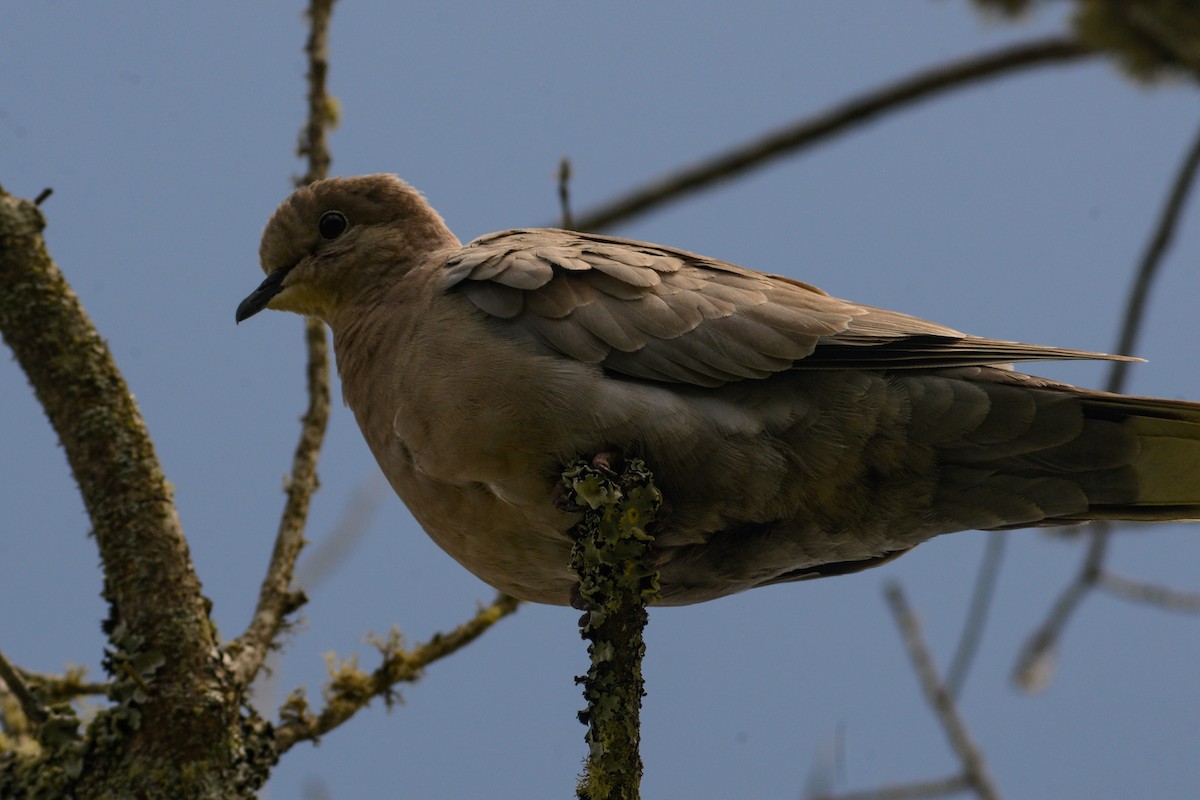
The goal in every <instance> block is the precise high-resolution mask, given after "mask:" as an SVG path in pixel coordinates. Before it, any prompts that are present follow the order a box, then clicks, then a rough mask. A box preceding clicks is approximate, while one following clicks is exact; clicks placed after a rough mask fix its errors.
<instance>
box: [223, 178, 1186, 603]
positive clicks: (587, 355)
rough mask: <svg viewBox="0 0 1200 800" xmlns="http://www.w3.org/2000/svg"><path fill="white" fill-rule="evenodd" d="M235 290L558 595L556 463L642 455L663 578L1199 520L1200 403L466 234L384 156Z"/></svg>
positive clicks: (463, 549)
mask: <svg viewBox="0 0 1200 800" xmlns="http://www.w3.org/2000/svg"><path fill="white" fill-rule="evenodd" d="M260 257H261V261H262V267H263V270H264V271H266V272H267V273H268V277H267V279H266V280H265V281H264V282H263V284H262V285H261V286H260V287H259V288H258V289H257V290H256V291H255V292H254V293H253V294H251V295H250V296H249V297H247V298H246V300H245V301H243V303H242V305H241V306H239V308H238V314H237V317H238V320H239V321H240V320H242V319H245V318H246V317H249V316H251V315H252V314H254V313H256V312H257V311H259V310H260V309H262V308H264V307H265V308H275V309H281V310H288V311H295V312H298V313H301V314H309V315H313V316H316V317H319V318H320V319H322V320H324V321H325V322H326V323H328V324H329V326H330V328H332V330H333V336H334V347H335V350H336V354H337V361H338V370H339V372H340V374H341V377H342V384H343V391H344V395H345V398H346V402H347V403H348V404H349V406H350V407H351V408H352V409H353V411H354V414H355V417H356V418H357V420H358V423H359V426H360V428H361V429H362V432H363V435H364V436H365V438H366V440H367V443H368V444H369V446H370V448H371V450H372V452H373V453H374V454H375V457H376V459H377V460H378V461H379V465H380V467H381V468H382V469H383V472H384V473H385V474H386V475H387V477H388V479H389V480H390V481H391V484H392V486H393V488H394V489H395V490H396V493H397V494H399V495H400V497H401V498H402V499H403V500H404V502H405V503H406V504H407V505H408V507H409V509H410V510H411V511H412V513H413V515H414V516H415V517H416V518H417V520H418V521H419V522H420V523H421V525H422V526H423V527H424V528H425V530H426V531H427V532H428V533H429V535H430V536H431V537H433V539H434V540H435V541H436V542H437V543H438V544H439V545H441V546H442V547H443V548H444V549H445V550H446V551H447V552H448V553H450V554H451V555H452V556H453V557H454V558H456V559H457V560H458V561H459V562H460V563H462V564H463V565H464V566H466V567H467V568H468V569H470V570H471V571H472V572H474V573H475V574H476V575H478V576H479V577H481V578H482V579H483V580H485V581H487V582H488V583H490V584H492V585H493V586H495V587H497V588H500V589H503V590H504V591H507V592H510V593H512V594H514V595H516V596H518V597H522V598H525V599H529V600H535V601H539V602H546V603H566V602H568V599H569V597H570V592H571V588H572V585H573V583H574V578H573V576H572V574H571V572H570V569H569V567H568V557H569V551H570V540H569V539H568V537H567V531H568V529H569V528H570V527H571V525H572V524H574V522H575V517H574V516H573V515H571V514H569V513H566V512H563V511H561V510H558V509H557V508H556V507H555V504H554V502H553V500H552V487H553V485H554V484H555V482H556V481H557V479H558V475H559V472H560V471H561V470H562V468H563V465H564V464H566V463H569V462H570V461H572V460H574V459H575V458H576V457H579V456H589V455H592V454H595V453H597V452H600V451H612V450H615V451H617V452H620V453H624V454H637V455H640V456H642V457H643V458H645V459H646V461H647V463H648V464H649V466H650V468H651V469H652V470H653V472H654V474H655V478H656V481H657V483H658V485H659V488H660V489H661V490H662V491H663V493H664V495H665V496H666V497H667V499H668V502H669V512H668V514H667V515H666V517H665V518H664V519H662V520H661V521H660V522H659V523H658V525H657V527H656V529H655V530H654V531H653V532H654V533H655V537H656V546H657V548H658V549H659V552H660V560H661V570H662V586H663V592H662V602H663V603H666V604H684V603H694V602H699V601H703V600H708V599H712V598H715V597H720V596H722V595H726V594H731V593H733V592H738V591H742V590H744V589H748V588H752V587H754V586H761V585H765V584H771V583H779V582H782V581H792V580H800V579H804V578H811V577H822V576H825V575H836V574H844V573H846V572H854V571H857V570H860V569H865V568H867V567H871V566H875V565H877V564H880V563H883V562H885V561H887V560H890V559H891V558H894V557H896V556H897V555H899V554H901V553H903V552H905V551H907V550H909V549H911V548H912V547H914V546H915V545H917V544H919V543H921V542H923V541H925V540H926V539H929V538H931V537H933V536H937V535H939V534H942V533H950V532H953V531H960V530H967V529H974V528H979V529H996V528H1013V527H1024V526H1031V525H1058V524H1072V523H1077V522H1084V521H1087V520H1094V519H1128V520H1179V519H1196V518H1200V405H1197V404H1193V403H1186V402H1178V401H1171V400H1157V399H1152V398H1137V397H1125V396H1121V395H1113V394H1106V393H1103V392H1095V391H1089V390H1086V389H1078V388H1075V387H1072V386H1067V385H1065V384H1060V383H1054V382H1052V381H1047V380H1043V379H1040V378H1035V377H1032V376H1028V375H1023V374H1021V373H1017V372H1013V371H1011V370H1010V369H1007V368H1005V367H1004V366H1003V365H1005V364H1007V363H1009V362H1013V361H1026V360H1037V359H1078V358H1114V357H1113V356H1105V355H1101V354H1096V353H1088V352H1083V351H1079V350H1064V349H1059V348H1051V347H1038V346H1034V345H1027V344H1019V343H1016V342H1006V341H997V340H993V339H983V338H978V337H973V336H968V335H966V334H962V333H959V332H958V331H955V330H952V329H950V328H945V327H942V326H940V325H935V324H933V323H930V322H926V321H924V320H920V319H917V318H915V317H910V316H906V315H903V314H898V313H895V312H891V311H884V310H881V309H877V308H871V307H868V306H862V305H858V304H855V303H850V302H847V301H844V300H838V299H836V298H833V297H830V296H829V295H827V294H825V293H824V292H822V291H820V290H819V289H816V288H814V287H812V286H809V285H807V284H804V283H801V282H799V281H795V280H792V279H790V278H784V277H780V276H776V275H767V274H764V273H760V272H754V271H752V270H747V269H743V268H741V267H737V266H734V265H732V264H727V263H724V262H721V261H715V260H712V259H707V258H704V257H702V256H698V255H695V254H692V253H687V252H684V251H682V250H674V249H671V248H667V247H661V246H658V245H652V244H646V243H643V242H635V241H629V240H625V239H619V238H615V237H609V236H597V235H591V234H583V233H574V232H570V231H560V230H549V229H530V230H514V231H505V232H501V233H494V234H490V235H488V236H484V237H481V238H479V239H476V240H475V241H474V242H471V243H469V244H467V245H465V246H464V245H461V244H460V243H459V241H458V240H457V239H456V238H455V237H454V235H453V234H452V233H450V231H449V230H448V229H447V228H446V226H445V224H444V223H443V222H442V220H441V218H440V217H439V216H438V215H437V213H436V212H435V211H434V210H433V209H431V208H430V207H429V206H428V205H427V204H426V203H425V201H424V199H423V198H422V197H421V196H420V195H419V194H418V193H417V192H416V191H415V190H414V189H412V188H410V187H408V186H407V185H406V184H404V183H403V182H402V181H400V180H399V179H397V178H395V177H393V176H390V175H368V176H363V177H358V178H344V179H332V180H327V181H320V182H318V183H315V184H313V185H312V186H309V187H307V188H304V189H300V190H298V191H297V192H295V193H294V194H293V195H292V196H291V197H290V198H288V200H286V201H285V202H284V203H283V205H282V206H280V208H279V209H278V210H277V211H276V212H275V215H274V216H273V217H272V218H271V221H270V222H269V223H268V225H267V227H266V230H265V231H264V232H263V241H262V247H261V250H260Z"/></svg>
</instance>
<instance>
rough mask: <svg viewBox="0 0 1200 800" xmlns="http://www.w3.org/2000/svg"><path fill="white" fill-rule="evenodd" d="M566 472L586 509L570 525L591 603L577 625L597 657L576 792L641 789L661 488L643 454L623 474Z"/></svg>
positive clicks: (572, 493)
mask: <svg viewBox="0 0 1200 800" xmlns="http://www.w3.org/2000/svg"><path fill="white" fill-rule="evenodd" d="M562 478H563V486H564V488H565V490H566V495H567V497H568V499H569V500H571V501H572V502H573V503H575V504H576V505H577V506H579V507H581V508H582V509H583V519H582V520H581V521H580V522H579V524H578V525H576V526H575V528H574V529H573V531H572V533H573V535H574V536H575V537H576V538H575V546H574V548H573V549H572V553H571V567H572V569H573V570H575V573H576V574H577V575H578V576H579V601H580V605H581V606H582V608H583V609H584V614H583V616H582V617H581V618H580V620H579V629H580V634H581V635H582V636H583V638H584V639H585V640H587V641H588V642H589V645H588V655H589V656H590V657H591V665H590V667H589V668H588V672H587V674H586V675H583V676H580V677H577V678H576V679H575V682H576V683H579V684H582V685H583V695H584V699H585V700H586V701H587V709H586V710H584V711H581V712H580V713H579V721H580V722H582V723H583V724H585V725H587V726H588V730H587V734H586V736H585V737H584V738H585V741H586V743H587V748H588V757H587V760H586V761H585V764H584V772H583V775H582V776H581V777H580V780H579V784H578V786H577V788H576V791H577V793H578V796H579V797H580V798H584V799H586V800H601V798H625V799H631V798H636V797H638V786H639V784H640V782H641V776H642V761H641V756H640V755H639V753H638V745H639V742H640V738H641V737H640V730H639V724H640V723H639V717H640V710H641V705H642V697H643V696H644V695H645V692H644V690H643V685H644V681H643V678H642V656H643V655H644V654H645V651H646V646H645V641H644V639H643V636H642V632H643V629H644V628H645V626H646V621H647V616H646V606H647V605H648V604H649V603H651V602H653V601H654V600H655V599H656V598H657V597H658V593H659V576H658V568H657V566H656V564H655V557H654V537H653V536H652V535H651V534H650V533H648V532H647V527H648V526H650V524H651V523H652V522H653V521H654V516H655V513H656V512H657V511H658V508H659V506H660V505H661V504H662V495H661V494H659V492H658V489H656V488H655V486H654V483H653V476H652V475H651V473H650V471H649V470H648V469H646V465H645V464H644V463H643V462H642V461H641V460H639V459H631V460H629V461H627V462H625V464H624V465H623V470H622V473H621V474H620V475H619V476H617V475H615V474H613V473H612V472H611V471H609V470H607V469H605V468H603V467H600V466H595V465H593V464H590V463H587V462H582V461H581V462H577V463H576V464H575V465H573V466H572V467H571V468H569V469H567V470H566V471H565V472H564V473H563V476H562Z"/></svg>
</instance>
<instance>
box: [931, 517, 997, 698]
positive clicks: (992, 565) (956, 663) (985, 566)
mask: <svg viewBox="0 0 1200 800" xmlns="http://www.w3.org/2000/svg"><path fill="white" fill-rule="evenodd" d="M1007 541H1008V539H1007V537H1006V535H1005V532H1004V531H991V532H990V533H989V534H988V536H987V544H986V545H985V546H984V550H983V560H982V561H981V562H980V563H979V574H978V575H976V576H975V591H974V592H973V593H972V594H971V605H970V608H969V609H968V611H967V618H966V620H965V621H964V622H963V632H962V636H961V637H959V640H958V647H957V648H955V650H954V658H953V659H952V660H951V662H950V668H949V669H948V670H946V691H948V692H950V696H951V697H953V698H954V699H955V700H957V699H958V697H959V694H961V692H962V687H963V684H964V683H966V681H967V673H968V672H970V670H971V663H972V662H973V661H974V660H975V654H976V653H977V652H978V651H979V643H980V642H981V641H982V640H983V629H984V627H985V625H986V624H987V615H988V611H989V610H990V609H991V605H992V598H993V597H994V596H995V594H996V579H997V578H998V577H999V575H1000V565H1001V563H1003V560H1004V545H1005V542H1007Z"/></svg>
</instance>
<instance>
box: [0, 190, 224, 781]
mask: <svg viewBox="0 0 1200 800" xmlns="http://www.w3.org/2000/svg"><path fill="white" fill-rule="evenodd" d="M44 227H45V220H44V218H43V217H42V214H41V212H40V211H39V210H38V208H37V207H35V205H34V204H33V203H31V202H29V201H26V200H21V199H18V198H16V197H13V196H11V195H9V194H7V193H4V192H3V190H0V332H2V333H3V336H4V340H5V341H6V342H7V344H8V346H9V347H10V348H12V351H13V354H14V355H15V356H16V359H17V361H18V362H19V363H20V364H21V367H22V369H23V370H24V371H25V374H26V376H27V377H28V378H29V382H30V384H31V385H32V386H33V389H34V392H35V393H36V395H37V398H38V401H39V402H40V403H41V405H42V408H43V409H44V411H45V412H46V416H47V417H48V418H49V419H50V423H51V425H52V426H53V427H54V430H55V432H56V433H57V434H58V438H59V441H60V442H61V443H62V446H63V450H64V451H65V453H66V456H67V460H68V462H69V463H70V466H71V471H72V473H73V475H74V476H75V481H76V483H77V484H78V486H79V490H80V493H81V495H82V496H83V501H84V505H85V507H86V508H87V511H88V515H89V517H90V518H91V522H92V531H93V534H94V536H95V540H96V544H97V546H98V548H99V551H100V560H101V562H102V564H103V567H104V596H105V598H106V599H107V600H108V602H109V607H110V615H109V620H108V623H107V624H106V626H105V628H106V631H107V632H108V634H109V644H110V656H109V666H110V668H112V667H113V666H114V665H115V664H118V663H126V664H137V665H140V666H141V667H144V668H145V669H144V671H143V672H141V673H140V674H139V680H141V681H142V682H143V683H144V684H145V686H146V689H147V691H144V692H140V693H139V694H138V695H137V696H136V697H133V696H130V697H128V698H126V702H123V703H121V704H120V705H119V706H118V707H116V708H113V709H109V710H106V711H105V712H102V713H101V715H100V717H99V718H98V720H97V722H96V723H93V726H92V728H93V729H96V728H97V727H98V726H103V725H104V724H106V723H107V722H108V721H111V720H114V719H115V718H116V716H117V715H124V716H129V717H134V716H135V717H136V720H135V722H136V724H132V725H130V726H129V729H128V738H127V739H125V740H123V741H122V747H121V750H120V752H112V753H107V754H105V757H107V758H110V761H109V764H108V766H109V768H110V769H111V771H112V773H113V774H119V773H120V772H121V769H120V766H119V765H121V764H127V762H129V761H131V760H132V759H133V758H136V759H137V760H138V762H139V764H140V765H141V768H142V769H143V770H144V769H147V768H150V769H156V768H159V767H161V768H163V769H168V768H178V766H179V765H180V764H187V763H189V762H192V761H204V762H205V763H206V765H207V766H209V767H211V768H213V769H216V770H219V769H221V768H222V765H223V759H224V758H226V757H227V754H228V752H229V750H228V748H222V747H220V746H219V744H220V743H223V742H227V740H228V733H229V730H230V728H231V726H232V723H233V721H234V720H235V719H236V716H237V707H236V704H229V703H226V702H223V687H224V676H223V674H222V672H221V668H220V662H219V661H218V659H217V658H216V642H215V635H214V629H213V626H212V624H211V623H210V622H209V619H208V611H207V604H206V601H205V599H204V598H203V596H202V595H201V593H200V582H199V580H198V579H197V577H196V574H195V571H194V570H193V568H192V563H191V558H190V555H189V553H188V547H187V542H186V541H185V540H184V537H183V530H182V526H181V525H180V522H179V518H178V516H177V515H176V511H175V505H174V500H173V497H172V491H171V486H170V484H169V483H167V480H166V477H165V476H164V475H163V472H162V468H161V467H160V465H159V462H158V458H157V456H156V454H155V452H154V445H153V443H152V442H151V440H150V436H149V433H148V431H147V430H146V425H145V422H144V421H143V419H142V415H141V412H140V411H139V409H138V407H137V403H136V402H135V401H134V398H133V395H132V394H131V393H130V391H129V388H128V387H127V386H126V384H125V380H124V378H123V377H122V375H121V373H120V371H119V370H118V369H117V365H116V362H115V361H114V360H113V358H112V354H111V353H110V352H109V350H108V346H107V345H106V344H105V342H104V340H103V339H102V338H101V337H100V335H99V334H98V333H97V332H96V329H95V327H94V326H93V325H92V323H91V320H90V319H88V316H87V314H86V313H85V312H84V310H83V308H82V306H81V305H80V303H79V300H78V298H77V297H76V296H75V293H74V292H73V291H72V290H71V288H70V286H68V284H67V281H66V279H65V278H64V277H63V275H62V273H61V272H60V271H59V270H58V267H57V266H56V265H55V264H54V262H53V261H52V260H51V259H50V256H49V254H48V253H47V252H46V247H45V242H44V240H43V238H42V229H43V228H44ZM135 754H136V755H135ZM214 754H217V756H216V757H215V759H214ZM93 757H96V756H95V754H93ZM97 775H98V771H90V772H86V773H84V774H83V775H82V776H81V778H80V783H79V784H77V785H76V787H75V792H76V794H77V796H80V797H87V796H90V795H92V794H94V793H98V792H99V791H100V790H99V788H98V784H97V783H93V782H92V779H93V778H94V777H96V776H97ZM100 780H103V778H100ZM107 786H108V788H107V790H109V791H111V790H112V786H113V784H111V783H110V784H108V785H107Z"/></svg>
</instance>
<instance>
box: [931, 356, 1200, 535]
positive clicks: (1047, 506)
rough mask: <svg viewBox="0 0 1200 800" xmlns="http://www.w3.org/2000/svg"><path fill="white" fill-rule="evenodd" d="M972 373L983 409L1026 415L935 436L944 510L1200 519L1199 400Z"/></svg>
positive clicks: (1074, 519) (964, 516)
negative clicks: (1005, 431) (1015, 422)
mask: <svg viewBox="0 0 1200 800" xmlns="http://www.w3.org/2000/svg"><path fill="white" fill-rule="evenodd" d="M972 377H973V378H974V380H973V381H971V383H972V384H973V388H974V389H978V390H982V391H983V392H984V393H986V395H987V398H988V404H987V409H988V410H987V413H986V415H985V416H986V418H992V417H995V416H1002V417H1006V418H1007V419H1009V420H1012V419H1014V418H1016V419H1020V420H1021V424H1020V427H1019V429H1017V428H1014V427H1013V426H1012V425H1010V426H1009V427H1010V429H1012V430H1010V434H1011V435H1009V436H1007V437H996V436H995V433H996V431H997V430H1002V427H1001V426H1000V425H998V424H997V423H996V422H988V421H987V420H986V419H981V420H980V422H979V424H978V425H976V426H974V427H973V429H972V430H969V431H956V432H955V433H954V435H953V436H952V437H949V439H948V440H943V441H941V442H939V443H938V444H937V447H938V452H939V456H940V459H941V462H942V479H941V485H940V486H939V492H938V501H937V503H936V504H935V505H936V507H937V510H938V512H939V513H941V514H944V515H945V517H946V518H947V519H950V520H953V521H956V522H958V523H962V524H969V525H970V527H974V528H983V529H996V528H1012V527H1024V526H1029V525H1067V524H1076V523H1081V522H1087V521H1089V520H1114V521H1115V520H1130V521H1200V404H1198V403H1189V402H1185V401H1178V400H1164V399H1159V398H1152V397H1132V396H1125V395H1119V394H1112V393H1107V392H1095V391H1089V390H1084V389H1077V388H1075V387H1072V386H1066V385H1063V384H1053V383H1050V382H1047V381H1040V380H1038V379H1031V378H1028V377H1027V376H1022V375H1020V374H1019V373H1018V374H1013V373H1006V374H1005V373H999V372H998V371H988V372H985V373H982V374H976V375H973V376H972ZM957 394H963V395H965V393H963V392H961V391H959V392H957ZM1029 408H1032V409H1033V411H1032V413H1030V411H1029ZM947 410H948V411H950V409H947ZM1014 411H1017V412H1019V413H1017V414H1015V415H1014ZM960 418H961V416H960Z"/></svg>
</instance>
